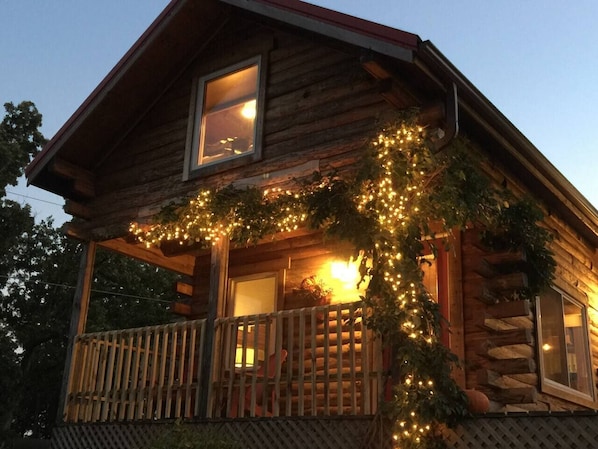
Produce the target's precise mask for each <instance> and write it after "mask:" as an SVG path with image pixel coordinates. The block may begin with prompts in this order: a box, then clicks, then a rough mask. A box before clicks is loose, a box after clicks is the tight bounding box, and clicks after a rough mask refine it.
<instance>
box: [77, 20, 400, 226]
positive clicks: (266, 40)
mask: <svg viewBox="0 0 598 449" xmlns="http://www.w3.org/2000/svg"><path fill="white" fill-rule="evenodd" d="M233 20H234V23H233V25H234V26H232V25H231V27H232V28H231V27H228V26H227V27H226V31H225V32H223V33H225V34H226V35H227V36H225V35H224V34H223V35H221V36H219V37H217V38H216V41H218V45H213V46H208V47H207V48H206V49H204V50H203V52H202V53H200V55H199V56H198V58H197V60H196V61H193V62H192V63H191V65H190V66H189V68H188V69H187V70H186V71H185V72H184V73H183V74H182V75H181V76H180V77H179V79H177V80H176V82H175V83H174V84H173V85H172V86H171V87H170V89H169V90H168V91H167V92H165V94H164V95H163V96H162V97H161V98H159V100H158V101H157V103H156V104H155V106H154V107H153V108H152V109H151V110H150V111H149V113H148V114H147V115H146V116H144V117H143V118H142V119H141V121H140V123H139V124H138V125H137V126H136V127H135V128H134V129H133V130H132V131H131V133H130V134H129V135H128V136H126V138H125V139H124V140H123V141H122V142H121V143H120V145H119V146H118V147H117V148H116V149H115V150H114V151H112V152H111V153H110V154H109V155H107V157H106V159H105V160H104V161H102V164H101V166H100V167H99V168H98V176H97V186H96V189H97V196H96V198H94V199H93V200H91V201H89V202H88V203H86V204H85V205H86V206H87V207H88V208H89V209H90V210H91V211H92V214H93V215H92V217H91V219H90V220H89V222H88V223H87V224H83V225H82V227H81V229H82V231H83V232H91V233H92V235H94V234H95V235H96V237H106V236H111V235H114V233H116V234H118V233H119V232H120V233H122V232H125V230H126V228H127V226H128V224H129V223H130V222H131V221H140V222H144V221H151V218H152V216H153V215H154V214H156V213H157V212H159V211H160V209H161V208H162V207H163V206H164V205H165V204H168V203H169V202H171V201H172V200H176V199H180V198H184V197H187V196H190V195H193V194H194V193H195V192H197V191H198V190H199V189H200V187H202V186H224V185H228V184H230V183H232V182H233V181H235V180H238V179H243V178H247V177H252V176H257V175H261V174H263V173H268V172H270V173H271V172H275V171H277V170H282V169H286V168H288V167H292V166H293V165H297V164H299V163H303V162H305V161H307V160H318V161H320V168H321V169H324V170H332V169H336V170H339V171H341V172H342V171H351V170H353V169H354V164H355V162H356V161H357V160H359V154H360V150H361V149H362V148H363V143H364V142H365V141H366V139H367V136H368V135H370V134H371V132H372V131H373V129H374V127H375V125H376V119H377V117H379V116H380V114H385V113H386V112H388V110H389V108H390V106H388V105H387V104H386V103H385V102H384V100H383V99H382V97H381V96H380V95H379V94H378V92H377V87H376V83H375V82H374V80H373V79H371V77H370V76H369V75H368V74H367V73H366V72H365V71H364V70H363V69H362V67H361V65H360V63H359V58H358V57H357V56H355V55H352V54H349V53H344V52H341V51H338V50H335V49H331V48H329V47H326V46H325V45H322V42H319V41H311V40H310V39H308V38H306V37H301V36H295V35H292V34H288V33H283V32H281V31H278V30H275V29H271V28H265V27H261V26H259V25H257V24H250V23H249V22H247V20H246V19H233ZM231 29H235V30H236V31H235V33H234V35H232V36H231V35H230V34H231V33H230V30H231ZM239 42H241V44H240V43H239ZM268 45H269V46H270V47H272V50H271V51H270V52H269V61H268V64H267V66H266V69H267V70H268V75H267V89H266V111H265V120H264V128H263V145H264V147H263V160H262V162H259V163H255V164H249V165H247V166H244V167H241V168H238V169H233V170H228V171H225V172H222V173H218V174H217V175H214V176H210V177H205V178H200V179H195V180H192V181H188V182H182V176H183V161H184V156H185V154H184V153H185V143H186V136H187V125H188V114H189V110H190V102H192V101H193V99H192V98H191V88H192V83H193V82H194V79H195V77H196V76H200V75H203V74H206V73H210V72H211V71H213V70H215V69H217V68H219V67H223V66H226V65H228V64H230V63H233V62H235V61H239V60H243V59H245V58H247V57H249V56H252V55H255V54H256V53H257V51H258V49H259V48H264V47H268ZM235 58H236V59H235ZM278 181H279V180H274V181H273V182H278Z"/></svg>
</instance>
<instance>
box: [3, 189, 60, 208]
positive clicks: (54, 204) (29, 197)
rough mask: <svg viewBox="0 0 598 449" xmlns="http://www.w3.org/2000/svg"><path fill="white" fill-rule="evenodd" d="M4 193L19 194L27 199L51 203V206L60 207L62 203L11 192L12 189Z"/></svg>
mask: <svg viewBox="0 0 598 449" xmlns="http://www.w3.org/2000/svg"><path fill="white" fill-rule="evenodd" d="M6 193H7V194H9V195H15V196H20V197H22V198H27V199H28V200H34V201H39V202H41V203H47V204H52V205H53V206H60V207H62V204H60V203H55V202H54V201H49V200H42V199H41V198H35V197H33V196H29V195H23V194H22V193H17V192H13V191H12V190H6Z"/></svg>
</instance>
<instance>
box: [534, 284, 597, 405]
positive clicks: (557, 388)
mask: <svg viewBox="0 0 598 449" xmlns="http://www.w3.org/2000/svg"><path fill="white" fill-rule="evenodd" d="M551 290H553V291H554V292H556V293H557V294H559V295H560V297H561V305H562V308H563V309H564V301H565V300H567V301H569V302H571V303H573V304H574V305H576V306H578V307H579V308H580V310H581V314H582V324H583V334H582V335H583V350H584V352H585V356H586V358H587V366H588V373H587V374H588V375H589V377H590V379H591V380H590V394H586V393H584V392H581V391H579V390H577V389H575V388H572V387H570V386H567V385H564V384H562V383H560V382H557V381H554V380H552V379H549V378H547V377H546V376H545V375H544V373H545V368H544V366H545V361H544V351H543V346H544V344H545V342H544V341H543V335H542V310H541V297H542V295H540V296H539V297H538V298H537V300H536V320H537V335H538V354H539V362H540V363H539V367H538V370H539V375H540V388H541V391H542V392H543V393H547V394H551V395H554V396H557V397H560V398H562V399H565V400H568V401H571V402H575V403H578V404H581V405H586V406H595V404H596V402H595V401H596V392H595V387H596V385H595V378H594V373H593V371H594V370H593V368H592V353H591V348H590V341H591V340H590V332H589V325H588V310H587V305H586V304H584V303H583V302H581V301H578V300H576V299H575V298H573V297H572V296H571V295H569V294H567V293H565V292H564V291H563V290H561V289H559V288H558V287H556V286H552V287H551ZM564 331H565V328H564V327H563V333H564ZM564 350H565V351H566V348H565V349H564Z"/></svg>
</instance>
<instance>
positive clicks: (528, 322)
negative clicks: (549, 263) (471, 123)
mask: <svg viewBox="0 0 598 449" xmlns="http://www.w3.org/2000/svg"><path fill="white" fill-rule="evenodd" d="M483 168H484V170H485V172H486V173H487V174H488V176H489V177H490V178H491V180H492V181H493V182H494V183H495V185H497V186H500V185H502V186H506V187H508V188H509V189H510V190H511V191H512V192H513V193H514V195H515V196H516V197H518V198H522V197H524V196H529V195H530V193H529V191H527V190H526V189H525V188H524V187H523V185H522V183H521V182H520V181H518V180H517V179H515V178H514V177H513V176H512V175H511V174H510V173H509V170H508V168H506V167H504V166H501V165H499V164H497V163H484V164H483ZM539 206H540V207H541V208H542V209H543V210H544V214H545V220H544V223H543V226H545V227H546V228H547V229H549V230H550V231H551V233H552V234H553V235H554V240H553V242H552V243H551V245H550V247H551V249H552V251H553V252H554V255H555V261H556V263H557V268H556V273H555V280H554V285H555V286H556V287H558V288H559V289H561V290H563V291H564V292H566V293H567V294H568V295H570V296H571V297H573V298H575V299H576V300H578V301H580V302H582V303H583V304H585V305H586V306H587V310H588V316H589V329H590V347H591V354H592V373H593V374H594V375H595V374H596V369H597V367H598V328H597V326H598V315H597V314H596V313H595V310H596V307H597V306H598V273H597V271H596V268H595V266H596V261H597V257H596V250H595V248H594V247H593V246H592V245H591V244H589V242H587V241H586V240H585V239H583V238H582V237H581V236H580V235H579V234H578V233H576V232H575V231H574V230H573V229H572V228H571V227H570V226H569V225H568V224H567V222H566V221H565V220H564V219H563V218H562V217H559V216H558V215H557V214H555V213H554V212H553V211H551V210H550V209H549V208H547V207H546V206H545V205H544V204H542V203H539ZM462 254H463V260H462V262H463V291H464V294H463V307H464V318H465V326H464V335H465V339H464V340H465V366H466V367H467V369H466V384H467V388H476V389H479V390H482V391H484V392H485V393H486V394H487V395H488V396H489V398H490V399H491V401H492V410H494V411H569V410H580V409H584V408H586V407H589V408H596V403H594V404H593V405H592V404H588V403H584V404H583V405H582V404H580V403H579V402H576V401H572V397H570V396H568V395H566V394H564V395H562V396H560V397H556V396H554V395H550V394H546V393H544V392H543V391H542V388H541V382H540V366H539V365H540V362H539V360H538V350H539V349H538V347H537V344H536V341H537V328H536V314H535V305H534V301H531V302H528V301H518V300H517V299H518V298H516V297H512V296H510V295H509V291H511V292H512V291H513V289H516V288H517V287H518V286H523V285H525V283H526V278H525V273H524V272H520V273H509V274H508V275H505V274H504V273H503V274H502V275H498V274H497V272H496V267H497V265H500V264H501V263H502V262H504V261H506V260H507V259H509V258H510V259H511V260H513V261H514V260H516V259H518V258H519V259H521V260H522V261H524V260H525V254H518V253H512V254H506V255H505V254H492V253H490V252H488V251H487V250H486V249H484V248H483V247H482V246H481V245H479V240H478V232H477V231H475V230H470V231H468V232H466V233H465V235H464V238H463V245H462ZM522 265H525V263H524V262H523V264H522ZM523 271H524V270H523ZM505 287H507V288H505ZM595 381H596V379H595Z"/></svg>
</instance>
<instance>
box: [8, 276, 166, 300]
mask: <svg viewBox="0 0 598 449" xmlns="http://www.w3.org/2000/svg"><path fill="white" fill-rule="evenodd" d="M0 278H4V279H14V278H13V277H11V276H6V275H0ZM20 282H23V283H25V284H31V283H34V284H43V285H48V286H50V287H61V288H68V289H75V288H76V287H75V286H73V285H67V284H58V283H55V282H47V281H36V280H33V279H31V280H28V281H23V280H20ZM91 292H92V293H101V294H103V295H111V296H120V297H123V298H131V299H142V300H146V301H155V302H163V303H166V304H170V303H171V302H172V301H168V300H166V299H158V298H150V297H148V296H139V295H130V294H127V293H118V292H111V291H108V290H98V289H94V288H92V289H91Z"/></svg>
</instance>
